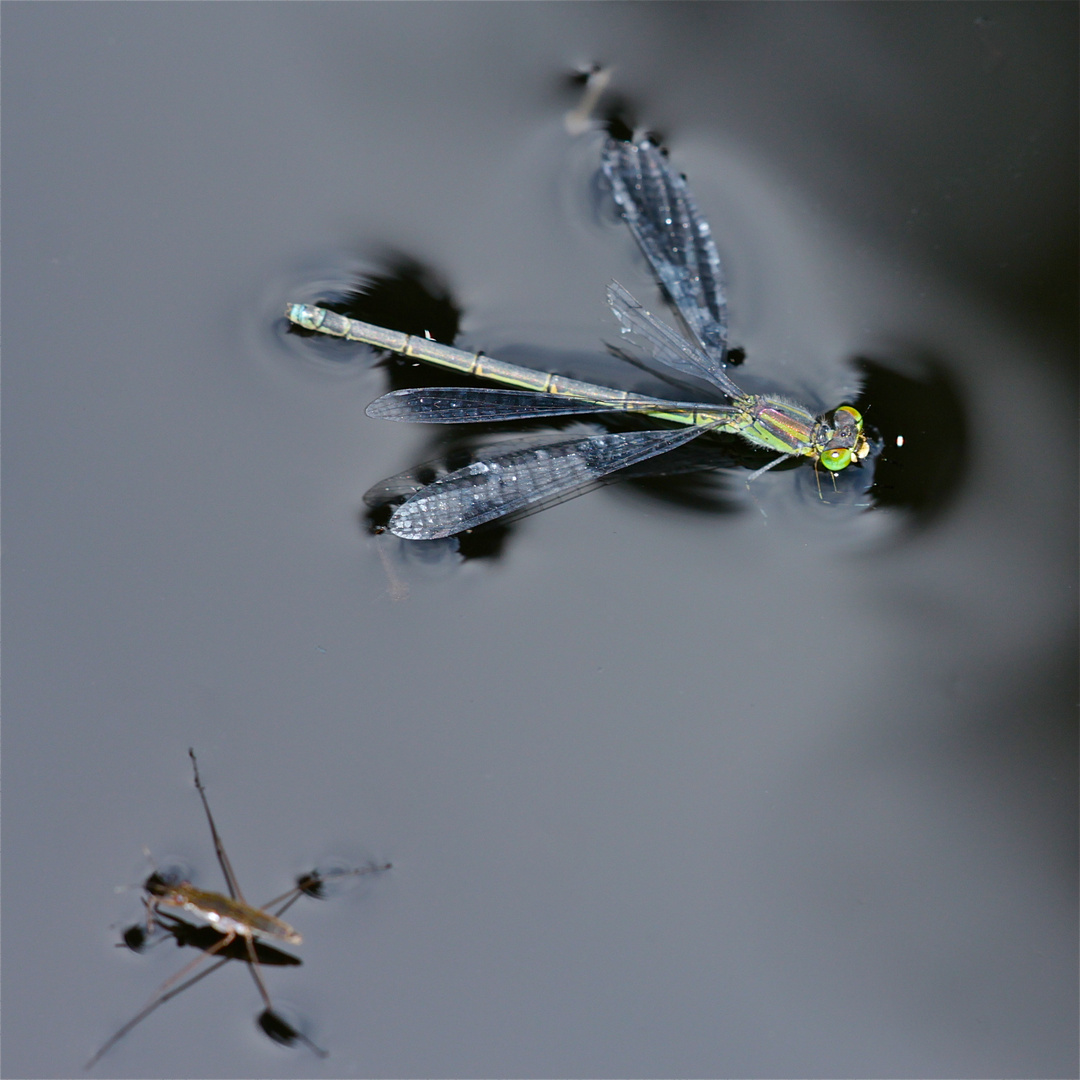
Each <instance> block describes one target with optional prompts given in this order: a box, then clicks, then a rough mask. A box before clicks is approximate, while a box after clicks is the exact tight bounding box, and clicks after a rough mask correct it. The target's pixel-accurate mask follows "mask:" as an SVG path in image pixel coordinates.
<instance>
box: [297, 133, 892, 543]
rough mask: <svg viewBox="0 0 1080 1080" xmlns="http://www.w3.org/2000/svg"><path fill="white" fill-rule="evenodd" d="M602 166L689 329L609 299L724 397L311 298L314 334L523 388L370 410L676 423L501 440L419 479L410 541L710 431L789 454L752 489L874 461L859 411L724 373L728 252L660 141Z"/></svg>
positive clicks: (622, 295) (304, 307)
mask: <svg viewBox="0 0 1080 1080" xmlns="http://www.w3.org/2000/svg"><path fill="white" fill-rule="evenodd" d="M602 166H603V171H604V173H605V175H606V177H607V179H608V182H609V184H610V187H611V192H612V195H613V197H614V199H615V202H616V204H617V206H618V207H619V210H620V213H621V214H622V217H623V220H625V221H626V223H627V225H628V226H629V228H630V230H631V232H632V233H633V235H634V237H635V239H636V240H637V242H638V245H639V246H640V248H641V250H642V252H643V253H644V254H645V257H646V258H647V259H648V261H649V263H650V265H651V267H652V270H653V273H654V274H655V275H656V279H657V281H658V282H659V283H660V286H661V288H662V289H663V291H664V293H665V295H666V296H667V298H668V299H669V300H670V302H671V304H672V306H673V307H674V309H675V312H676V314H677V315H678V317H679V321H680V322H681V323H682V326H683V328H684V330H685V333H684V334H680V333H677V332H676V331H675V330H673V329H672V328H671V327H670V326H668V325H667V324H666V323H664V322H662V321H661V320H659V319H657V318H656V317H655V316H654V315H652V314H651V313H649V312H648V311H646V310H645V309H644V308H643V307H642V306H641V305H640V304H639V303H638V302H637V301H636V300H635V299H634V298H633V297H632V296H631V295H630V293H629V292H627V291H626V289H624V288H623V287H622V286H621V285H619V284H618V283H617V282H612V283H611V285H609V286H608V303H609V304H610V306H611V309H612V311H613V312H614V314H615V317H616V319H617V320H618V321H619V323H620V327H621V330H622V333H624V334H626V335H632V336H633V337H635V338H637V339H638V340H639V341H640V342H642V343H644V344H645V346H646V347H647V348H648V350H649V351H650V352H651V354H652V356H653V357H654V358H655V359H656V360H657V361H658V362H659V363H660V364H663V365H664V366H666V367H667V368H670V369H671V370H672V371H674V372H676V373H677V374H679V375H682V376H690V377H693V378H697V379H701V380H704V381H705V382H708V383H710V384H711V385H712V386H713V387H714V388H715V389H717V390H718V391H719V392H720V393H721V394H722V395H723V396H724V397H725V398H726V399H727V404H712V403H707V402H687V401H669V400H667V399H664V398H656V397H648V396H643V395H639V394H632V393H629V392H627V391H624V390H616V389H613V388H611V387H607V386H600V385H596V384H593V383H587V382H581V381H579V380H576V379H569V378H564V377H563V376H560V375H554V374H551V373H549V372H544V371H536V370H533V369H532V368H526V367H522V366H520V365H518V364H510V363H506V362H505V361H501V360H496V359H494V358H492V357H489V356H484V355H482V354H480V353H468V352H464V351H462V350H460V349H455V348H452V347H451V346H448V345H442V344H440V343H438V342H436V341H432V340H430V339H427V338H419V337H415V336H412V335H409V334H404V333H400V332H398V331H395V330H388V329H386V328H384V327H380V326H374V325H372V324H370V323H364V322H360V321H358V320H355V319H349V318H346V317H345V316H344V315H338V314H336V313H335V312H332V311H328V310H327V309H325V308H321V307H316V306H313V305H310V304H290V305H288V307H287V308H286V312H285V313H286V316H287V318H288V319H289V320H290V321H291V322H292V323H294V324H296V325H298V326H301V327H304V328H305V329H307V330H313V331H318V332H320V333H324V334H330V335H333V336H335V337H341V338H344V339H346V340H348V341H360V342H363V343H365V344H368V345H372V346H374V347H375V348H378V349H386V350H389V351H390V352H394V353H399V354H400V355H402V356H408V357H412V358H415V359H417V360H423V361H426V362H427V363H430V364H435V365H437V366H439V367H444V368H450V369H452V370H455V371H460V372H462V373H463V374H466V375H471V376H475V377H478V378H482V379H488V380H490V381H492V382H496V383H500V384H502V385H503V386H508V387H514V388H515V389H510V390H502V389H475V388H464V387H437V388H425V389H416V390H398V391H395V392H393V393H390V394H386V395H384V396H383V397H381V398H378V399H377V400H376V401H374V402H372V403H371V405H369V406H368V409H367V413H368V415H369V416H373V417H378V418H381V419H386V420H413V421H421V422H424V423H434V424H463V423H478V422H490V421H499V420H522V419H531V418H534V417H553V416H568V415H574V414H603V413H609V414H611V413H634V414H638V415H642V416H647V417H650V418H652V419H655V420H660V421H667V422H670V423H675V424H679V425H682V427H681V428H678V429H674V430H672V429H663V430H650V431H635V432H624V433H609V434H604V435H593V436H586V437H581V436H553V437H552V438H551V439H550V440H549V441H547V442H545V443H544V444H542V445H539V446H538V445H535V444H532V445H527V446H525V445H514V446H511V447H510V448H509V449H504V450H502V451H500V450H499V449H498V448H497V447H496V448H493V449H492V451H491V452H488V453H485V454H484V455H483V456H482V458H481V459H480V460H477V461H474V462H473V463H472V464H470V465H467V466H465V467H464V468H462V469H458V470H456V471H455V472H451V473H449V474H448V475H446V476H443V477H441V478H440V479H438V480H435V481H434V482H433V483H430V484H427V485H426V486H424V487H421V488H420V489H419V490H417V491H415V493H413V494H411V496H410V497H409V498H408V499H406V501H405V502H403V503H402V504H401V505H400V506H398V507H397V509H396V510H395V511H394V513H393V515H392V517H391V518H390V523H389V528H390V531H391V532H393V533H395V534H396V535H398V536H401V537H405V538H406V539H411V540H434V539H437V538H439V537H445V536H451V535H453V534H455V533H459V532H463V531H464V530H466V529H471V528H473V527H475V526H477V525H482V524H483V523H485V522H488V521H492V520H494V519H496V518H500V517H503V516H504V515H506V514H511V513H514V512H516V511H520V510H523V509H525V508H527V507H529V506H534V505H536V504H541V503H549V502H557V501H559V500H560V499H561V498H564V497H567V496H569V495H570V494H572V493H574V492H575V491H577V490H578V489H581V488H584V487H586V486H588V485H591V484H592V483H594V482H595V481H596V480H598V479H599V478H601V477H603V476H607V475H608V474H610V473H613V472H616V471H617V470H619V469H624V468H627V467H629V466H631V465H636V464H638V463H640V462H643V461H647V460H648V459H649V458H653V457H656V456H658V455H660V454H663V453H666V452H668V451H669V450H673V449H675V448H676V447H679V446H682V445H684V444H685V443H688V442H689V441H690V440H692V439H695V438H697V437H698V436H699V435H701V434H703V433H705V432H709V431H718V432H729V433H732V434H736V435H739V436H741V437H742V438H743V439H745V440H746V441H747V442H748V443H750V444H751V445H753V446H756V447H761V448H763V449H766V450H772V451H774V452H776V453H777V454H779V456H778V457H776V458H775V459H774V460H772V461H770V462H769V463H768V464H767V465H765V466H764V467H762V468H760V469H758V470H756V471H755V472H753V473H751V474H750V476H749V478H748V479H747V483H749V482H750V481H751V480H753V479H755V478H756V477H757V476H760V475H761V473H763V472H766V471H767V470H768V469H771V468H773V467H774V466H775V465H778V464H780V463H781V462H782V461H786V460H788V459H789V458H798V457H806V458H809V459H810V460H811V461H812V462H813V464H814V466H815V469H816V468H817V467H818V466H819V465H820V466H821V467H823V468H824V469H826V470H828V471H829V473H831V474H835V473H838V472H841V471H842V470H844V469H846V468H848V467H849V466H851V465H859V464H861V463H862V462H863V461H865V460H866V459H867V457H868V456H869V455H870V453H871V450H872V449H874V447H873V446H872V444H871V441H870V440H869V439H868V437H867V435H866V433H865V432H864V430H863V420H862V416H861V415H860V414H859V412H858V411H857V410H856V409H855V408H853V407H852V406H850V405H841V406H840V407H838V408H837V409H835V410H834V411H833V412H832V414H831V415H828V414H825V415H821V416H815V415H814V414H813V413H812V412H811V411H810V410H809V409H808V408H806V407H805V406H803V405H801V404H799V403H798V402H796V401H793V400H791V399H789V398H786V397H779V396H771V395H762V394H748V393H745V392H744V391H743V390H741V389H740V388H739V387H738V386H737V385H736V384H735V383H734V382H733V381H732V379H731V378H730V376H729V375H728V373H727V367H728V363H727V353H728V342H727V303H726V298H725V290H724V278H723V271H722V267H721V264H720V256H719V252H718V251H717V248H716V244H715V242H714V241H713V238H712V233H711V231H710V229H709V225H708V222H707V221H706V220H705V219H704V217H703V216H702V215H701V213H700V211H699V210H698V208H697V205H696V203H695V201H694V199H693V196H692V195H691V193H690V191H689V188H688V187H687V185H686V181H685V180H684V179H683V178H682V177H681V176H679V175H678V174H677V173H675V172H673V171H672V170H671V168H670V167H669V166H668V163H667V160H666V158H665V156H664V155H663V153H662V152H661V151H660V149H659V148H658V147H657V146H656V145H654V144H653V143H652V142H651V141H650V140H649V139H638V140H636V141H633V142H624V141H621V140H618V139H613V138H609V139H608V140H607V142H606V144H605V146H604V149H603V156H602Z"/></svg>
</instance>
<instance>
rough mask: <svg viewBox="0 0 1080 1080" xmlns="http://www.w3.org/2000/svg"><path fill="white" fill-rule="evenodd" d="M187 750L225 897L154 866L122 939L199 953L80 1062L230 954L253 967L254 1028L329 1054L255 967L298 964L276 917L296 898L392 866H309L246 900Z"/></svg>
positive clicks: (137, 945) (294, 939)
mask: <svg viewBox="0 0 1080 1080" xmlns="http://www.w3.org/2000/svg"><path fill="white" fill-rule="evenodd" d="M188 754H189V755H190V757H191V766H192V769H193V770H194V773H195V787H196V789H197V790H198V792H199V797H200V799H201V800H202V804H203V809H204V810H205V812H206V820H207V822H208V824H209V826H210V835H211V837H212V838H213V841H214V851H215V853H216V855H217V860H218V863H219V865H220V866H221V872H222V874H224V876H225V885H226V888H227V889H228V892H229V895H228V896H225V895H223V894H222V893H217V892H211V891H210V890H208V889H200V888H197V887H196V886H194V885H193V884H192V883H191V882H190V881H185V880H182V879H180V878H178V877H172V876H170V875H167V874H162V873H161V872H160V871H158V870H157V869H155V870H154V872H153V873H152V874H150V876H149V877H148V878H147V879H146V881H145V882H143V889H144V890H145V892H146V895H145V896H144V897H143V905H144V906H145V908H146V919H145V922H144V923H143V924H138V925H136V926H132V927H129V928H128V930H126V931H125V932H124V935H123V937H124V941H123V944H124V945H126V946H127V947H128V948H130V949H132V950H134V951H136V952H141V951H142V949H143V948H145V947H146V945H147V944H148V943H151V942H160V941H164V940H167V939H168V938H170V937H172V938H173V939H174V940H175V941H176V943H177V944H178V945H181V946H183V945H190V946H193V947H194V948H197V949H199V950H200V953H201V955H199V956H196V957H195V959H194V960H192V961H191V962H190V963H189V964H186V965H185V966H184V967H182V968H181V969H180V970H179V971H178V972H176V974H175V975H172V976H170V978H168V979H166V980H165V982H164V983H162V985H161V986H160V987H158V990H157V992H156V993H155V994H154V996H153V997H152V998H151V999H150V1000H149V1001H148V1002H147V1003H146V1005H144V1006H143V1008H142V1009H140V1010H139V1012H138V1013H136V1014H135V1015H134V1016H133V1017H132V1018H131V1019H130V1020H129V1021H128V1022H127V1023H126V1024H124V1025H123V1027H121V1028H120V1029H119V1030H118V1031H116V1032H115V1034H113V1035H112V1036H111V1037H110V1038H109V1040H108V1041H107V1042H106V1043H105V1044H104V1045H103V1046H102V1047H101V1049H100V1050H98V1051H97V1053H96V1054H94V1056H93V1057H92V1058H91V1059H90V1060H89V1061H88V1062H87V1063H86V1065H85V1068H86V1069H91V1068H93V1066H94V1065H95V1064H97V1062H98V1061H99V1060H100V1059H101V1057H102V1056H103V1055H104V1054H105V1053H107V1052H108V1051H109V1050H110V1049H111V1048H112V1047H113V1046H115V1045H116V1043H117V1042H119V1041H120V1039H122V1038H123V1037H124V1036H125V1035H127V1034H128V1032H130V1031H131V1030H132V1029H133V1028H134V1027H136V1026H137V1025H138V1024H140V1023H141V1022H142V1021H143V1020H145V1019H146V1018H147V1017H148V1016H149V1015H150V1014H151V1013H152V1012H154V1010H155V1009H157V1008H158V1007H159V1006H161V1005H164V1004H165V1002H166V1001H169V1000H170V999H172V998H174V997H176V996H177V994H182V993H183V992H184V991H185V990H186V989H187V988H188V987H190V986H193V985H194V984H195V983H197V982H199V980H200V979H204V978H206V976H207V975H210V974H211V973H212V972H214V971H217V969H218V968H220V967H222V966H224V965H225V964H226V963H228V962H229V960H240V961H243V962H244V963H246V964H247V967H248V970H249V971H250V972H251V977H252V979H253V980H254V982H255V986H256V987H257V988H258V991H259V995H260V996H261V997H262V1000H263V1005H264V1008H263V1011H262V1012H261V1013H260V1014H259V1017H258V1024H259V1027H260V1028H262V1030H263V1031H264V1032H265V1033H266V1034H267V1035H269V1036H270V1038H272V1039H273V1040H275V1042H280V1043H284V1044H287V1045H289V1044H292V1043H295V1042H302V1043H304V1044H305V1045H306V1046H307V1047H309V1048H310V1049H311V1050H312V1051H313V1052H314V1053H316V1054H318V1055H319V1057H326V1056H327V1052H326V1051H325V1050H323V1049H321V1048H320V1047H318V1046H316V1045H315V1043H313V1042H312V1041H311V1040H310V1039H309V1038H308V1037H307V1036H306V1035H304V1034H303V1033H302V1032H301V1031H298V1030H297V1029H296V1028H295V1027H293V1025H292V1024H290V1023H289V1022H288V1021H287V1020H286V1019H285V1018H284V1017H283V1016H281V1014H280V1013H278V1012H277V1011H276V1010H275V1009H274V1006H273V1003H272V1002H271V1000H270V994H269V992H268V991H267V989H266V984H265V983H264V981H263V977H262V974H261V973H260V968H261V967H263V966H296V965H299V964H300V962H301V961H300V960H299V959H298V958H297V957H295V956H293V955H292V954H291V953H287V952H283V951H282V950H281V949H280V948H278V946H279V945H299V944H300V943H301V941H302V938H301V936H300V934H299V933H298V932H297V931H296V930H294V929H293V928H292V927H291V926H290V925H289V924H288V923H287V922H285V921H284V920H283V919H282V918H281V916H282V915H283V914H284V913H285V912H286V911H287V910H288V909H289V908H290V907H292V905H293V904H295V903H296V901H297V900H298V899H299V898H300V897H301V896H304V895H307V896H312V897H316V898H319V897H322V896H324V895H325V894H326V892H327V889H328V888H329V887H330V886H331V885H332V884H333V883H334V882H336V881H340V880H341V879H344V878H356V877H362V876H364V875H366V874H374V873H379V872H381V871H383V870H389V869H390V863H384V864H381V865H375V864H371V865H368V866H364V867H359V868H355V869H332V870H312V871H311V872H310V873H307V874H302V875H301V876H300V877H298V878H297V879H296V884H295V885H294V886H293V888H291V889H289V890H288V892H285V893H282V895H281V896H278V897H275V898H274V899H273V900H270V901H269V902H268V903H265V904H263V905H262V906H261V907H255V906H253V905H251V904H249V903H248V902H247V901H246V900H245V899H244V895H243V893H242V892H241V890H240V885H239V883H238V882H237V880H236V874H235V873H234V872H233V868H232V863H231V862H230V861H229V857H228V855H226V854H225V846H224V844H223V843H222V841H221V836H220V834H219V833H218V831H217V825H216V824H215V823H214V816H213V814H212V813H211V812H210V803H209V801H208V799H207V797H206V789H205V788H204V787H203V783H202V779H201V777H200V776H199V765H198V762H197V761H196V760H195V752H194V750H189V751H188ZM163 908H174V909H178V910H179V911H182V912H184V913H185V914H187V915H190V916H194V917H195V918H196V919H198V920H200V921H199V922H198V923H192V922H188V921H187V920H186V919H183V918H181V917H180V916H179V915H176V914H174V913H173V912H172V911H165V910H162V909H163ZM215 958H216V960H215V962H214V963H213V964H211V965H210V966H209V967H203V968H202V970H201V971H198V972H197V973H196V969H198V968H199V967H201V966H202V965H203V964H205V963H206V962H207V961H209V960H211V959H215Z"/></svg>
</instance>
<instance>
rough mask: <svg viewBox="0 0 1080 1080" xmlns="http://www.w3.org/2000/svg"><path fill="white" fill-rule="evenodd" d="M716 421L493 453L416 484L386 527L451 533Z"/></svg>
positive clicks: (408, 533) (545, 497) (671, 444)
mask: <svg viewBox="0 0 1080 1080" xmlns="http://www.w3.org/2000/svg"><path fill="white" fill-rule="evenodd" d="M714 426H716V425H699V426H694V427H687V428H681V429H678V430H674V431H638V432H629V433H622V434H609V435H594V436H588V437H585V438H582V437H580V436H578V437H574V436H571V437H567V438H563V439H556V440H554V441H550V442H548V443H547V444H546V445H543V446H539V447H526V448H521V447H518V448H514V449H510V450H507V451H503V452H501V453H495V454H493V455H492V456H489V457H485V458H484V460H482V461H476V462H473V463H472V464H470V465H467V466H466V467H465V468H463V469H458V470H457V471H456V472H452V473H450V474H449V475H447V476H445V477H442V478H441V479H439V480H436V481H435V482H434V483H432V484H428V486H427V487H425V488H423V489H421V490H420V491H418V492H417V493H416V494H415V495H413V496H412V497H411V498H410V499H408V501H407V502H405V503H403V504H402V505H401V506H399V507H398V508H397V510H395V511H394V513H393V516H392V517H391V518H390V531H391V532H392V533H394V534H395V535H396V536H401V537H404V538H405V539H406V540H437V539H439V538H440V537H444V536H453V535H454V534H455V533H459V532H464V531H465V530H466V529H472V528H475V527H476V526H477V525H483V524H484V523H485V522H487V521H494V520H495V519H496V518H500V517H503V516H505V515H506V514H512V513H515V512H517V511H519V510H523V509H524V508H525V507H528V506H532V505H533V504H534V503H539V502H545V503H546V502H550V501H557V500H559V499H562V498H565V497H566V496H568V495H570V494H571V493H573V492H575V491H577V490H578V489H579V488H583V487H587V486H589V485H591V484H593V483H594V482H595V481H597V480H598V479H599V478H600V477H602V476H606V475H607V474H608V473H612V472H616V471H617V470H619V469H624V468H626V467H627V466H630V465H635V464H637V463H638V462H641V461H645V460H647V459H648V458H651V457H656V456H657V455H658V454H663V453H665V452H666V451H668V450H673V449H675V447H677V446H682V445H683V444H684V443H687V442H689V441H690V440H691V439H695V438H697V436H698V435H700V434H701V433H702V432H704V431H708V430H710V428H711V427H714Z"/></svg>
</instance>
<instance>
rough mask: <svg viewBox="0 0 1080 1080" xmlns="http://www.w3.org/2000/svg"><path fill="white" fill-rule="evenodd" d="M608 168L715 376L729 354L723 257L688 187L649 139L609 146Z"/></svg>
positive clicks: (619, 199)
mask: <svg viewBox="0 0 1080 1080" xmlns="http://www.w3.org/2000/svg"><path fill="white" fill-rule="evenodd" d="M601 160H602V165H603V170H604V174H605V176H607V178H608V182H609V183H610V184H611V193H612V195H613V196H614V199H615V202H616V203H617V204H618V206H619V209H620V210H621V211H622V215H623V218H624V219H625V220H626V224H627V225H628V226H629V227H630V231H631V232H632V233H633V234H634V238H635V239H636V240H637V242H638V244H639V246H640V247H641V250H642V252H644V254H645V257H646V258H647V259H648V260H649V263H650V264H651V266H652V269H653V273H654V274H655V275H656V278H657V280H658V281H659V282H660V284H661V285H662V286H663V288H664V291H665V292H666V293H667V294H668V297H669V298H670V299H671V302H672V303H673V304H674V305H675V308H676V310H677V311H678V313H679V315H680V317H681V318H682V320H683V321H684V322H685V323H686V327H687V329H688V330H689V331H690V332H691V333H692V334H693V335H694V337H695V338H696V339H697V341H698V342H699V343H700V345H701V347H702V349H704V351H705V353H706V355H707V356H708V357H709V360H710V362H711V364H712V365H713V366H714V368H715V370H721V369H722V368H723V366H724V359H725V356H726V354H727V296H726V292H727V290H726V288H725V285H724V271H723V268H722V266H721V265H720V254H719V252H718V251H717V249H716V244H715V243H714V242H713V238H712V233H711V231H710V230H709V224H708V222H707V221H706V220H705V219H704V218H703V217H702V215H701V212H700V211H699V210H698V208H697V204H696V203H695V202H694V198H693V196H692V195H691V194H690V190H689V189H688V188H687V186H686V181H685V180H684V179H683V178H682V177H681V176H679V175H678V174H677V173H675V172H673V171H672V170H671V169H670V168H669V166H668V163H667V160H666V159H665V157H664V155H663V154H662V153H661V152H660V150H659V149H658V148H657V147H656V146H654V145H653V143H652V142H650V141H649V140H648V139H639V140H638V141H637V142H621V141H619V140H616V139H609V140H608V142H607V144H606V145H605V147H604V150H603V155H602V159H601Z"/></svg>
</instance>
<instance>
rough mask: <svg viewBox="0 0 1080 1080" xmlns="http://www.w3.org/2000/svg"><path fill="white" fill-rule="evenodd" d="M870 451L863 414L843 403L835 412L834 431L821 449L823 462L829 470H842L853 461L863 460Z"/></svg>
mask: <svg viewBox="0 0 1080 1080" xmlns="http://www.w3.org/2000/svg"><path fill="white" fill-rule="evenodd" d="M869 453H870V444H869V442H867V439H866V436H865V435H864V434H863V418H862V414H861V413H860V412H859V411H858V409H853V408H852V407H851V406H850V405H841V406H840V408H839V409H837V410H836V412H834V413H833V433H832V437H831V438H830V439H829V441H828V442H827V443H826V444H825V447H824V449H823V450H822V451H821V458H820V460H821V464H822V465H824V466H825V468H826V469H828V470H829V472H840V471H841V470H843V469H846V468H847V467H848V466H849V465H850V464H852V462H856V463H857V462H860V461H862V460H863V458H865V457H866V455H867V454H869Z"/></svg>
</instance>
